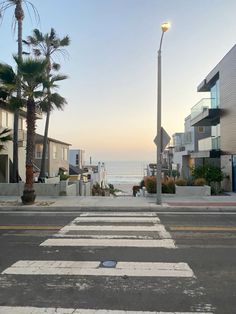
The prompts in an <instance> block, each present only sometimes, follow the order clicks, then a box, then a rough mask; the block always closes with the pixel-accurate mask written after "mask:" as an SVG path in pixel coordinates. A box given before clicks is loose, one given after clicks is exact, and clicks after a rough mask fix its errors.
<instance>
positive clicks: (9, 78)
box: [0, 63, 17, 84]
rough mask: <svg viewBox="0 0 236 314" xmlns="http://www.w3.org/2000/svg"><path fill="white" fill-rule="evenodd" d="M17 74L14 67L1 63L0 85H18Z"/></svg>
mask: <svg viewBox="0 0 236 314" xmlns="http://www.w3.org/2000/svg"><path fill="white" fill-rule="evenodd" d="M16 80H17V78H16V74H15V73H14V71H13V69H12V67H11V66H10V65H8V64H4V63H0V83H1V84H16Z"/></svg>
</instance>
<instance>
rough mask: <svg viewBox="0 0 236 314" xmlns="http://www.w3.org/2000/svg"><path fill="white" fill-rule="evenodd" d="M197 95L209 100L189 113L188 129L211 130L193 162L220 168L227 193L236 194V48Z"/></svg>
mask: <svg viewBox="0 0 236 314" xmlns="http://www.w3.org/2000/svg"><path fill="white" fill-rule="evenodd" d="M197 90H198V92H206V93H208V94H209V95H210V97H208V96H207V97H206V98H204V99H201V100H200V101H199V102H198V103H197V104H196V105H195V106H194V107H193V108H192V109H191V125H192V126H194V127H200V128H203V129H205V128H207V127H210V129H211V132H210V134H209V136H208V137H206V138H204V139H200V140H199V141H198V151H195V152H193V153H192V154H191V157H192V158H194V159H201V160H203V161H205V162H206V161H207V160H208V161H210V162H214V164H219V165H220V166H221V169H222V171H223V172H224V173H225V174H226V175H227V178H226V179H225V180H224V181H223V183H222V188H223V189H224V190H226V191H234V192H236V45H235V46H233V48H232V49H231V50H230V51H229V52H228V53H227V54H226V55H225V56H224V57H223V59H222V60H221V61H220V62H219V63H218V64H217V65H216V66H215V67H214V69H212V71H211V72H210V73H209V74H208V75H207V76H206V78H205V79H203V81H202V82H201V83H200V84H199V86H198V88H197Z"/></svg>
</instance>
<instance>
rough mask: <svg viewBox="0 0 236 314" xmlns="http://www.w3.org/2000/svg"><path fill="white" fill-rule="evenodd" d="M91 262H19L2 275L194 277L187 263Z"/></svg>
mask: <svg viewBox="0 0 236 314" xmlns="http://www.w3.org/2000/svg"><path fill="white" fill-rule="evenodd" d="M100 264H101V262H90V261H79V262H77V261H25V260H23V261H18V262H16V263H15V264H13V265H12V266H11V267H9V268H7V269H5V270H4V271H3V272H2V274H15V275H70V276H72V275H76V276H79V275H82V276H129V277H190V278H191V277H194V274H193V271H192V270H191V268H190V267H189V266H188V265H187V264H186V263H141V262H139V263H137V262H118V263H117V265H116V267H115V268H105V267H100Z"/></svg>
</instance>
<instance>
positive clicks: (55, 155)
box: [52, 144, 57, 159]
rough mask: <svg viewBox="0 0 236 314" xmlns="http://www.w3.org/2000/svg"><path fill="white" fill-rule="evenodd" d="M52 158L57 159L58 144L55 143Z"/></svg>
mask: <svg viewBox="0 0 236 314" xmlns="http://www.w3.org/2000/svg"><path fill="white" fill-rule="evenodd" d="M52 158H53V159H57V146H56V145H55V144H53V146H52Z"/></svg>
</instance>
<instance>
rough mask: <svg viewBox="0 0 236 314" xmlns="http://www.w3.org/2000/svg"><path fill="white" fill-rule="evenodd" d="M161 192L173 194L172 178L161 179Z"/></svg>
mask: <svg viewBox="0 0 236 314" xmlns="http://www.w3.org/2000/svg"><path fill="white" fill-rule="evenodd" d="M161 186H162V193H168V194H174V193H175V181H174V180H173V179H165V180H163V181H162V184H161Z"/></svg>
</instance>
